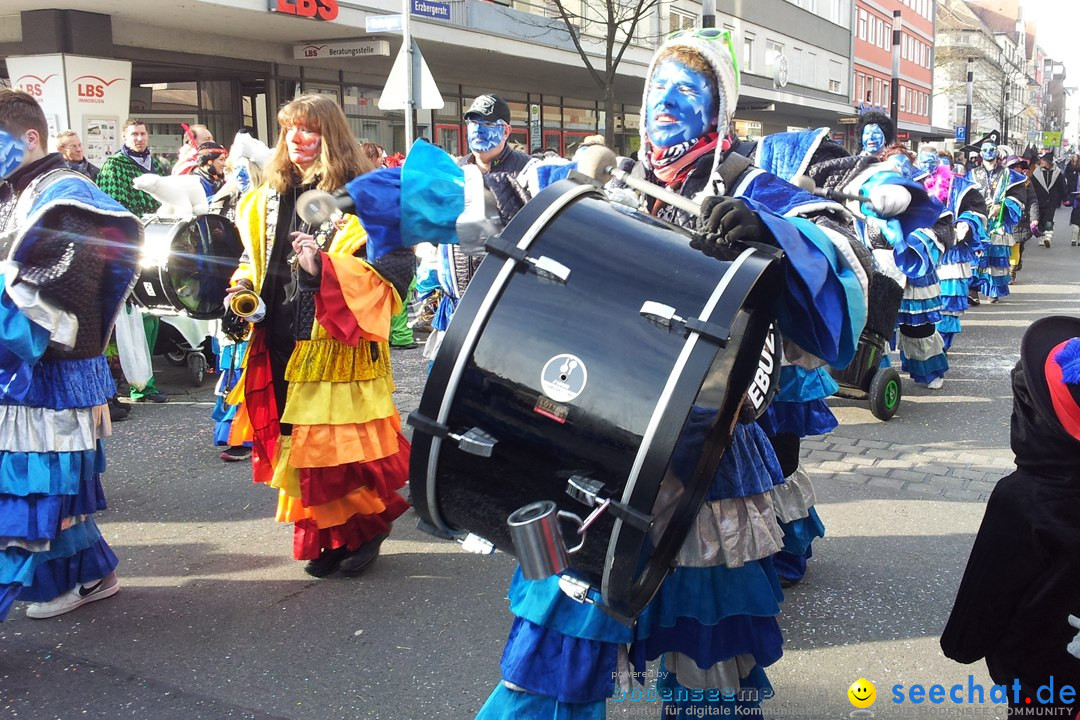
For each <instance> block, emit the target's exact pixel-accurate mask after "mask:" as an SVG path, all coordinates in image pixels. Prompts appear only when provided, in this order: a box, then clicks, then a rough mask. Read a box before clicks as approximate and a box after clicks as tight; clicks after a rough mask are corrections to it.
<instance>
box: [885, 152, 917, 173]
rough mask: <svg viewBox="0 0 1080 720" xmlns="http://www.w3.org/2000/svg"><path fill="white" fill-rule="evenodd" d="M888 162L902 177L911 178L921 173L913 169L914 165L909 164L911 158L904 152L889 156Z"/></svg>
mask: <svg viewBox="0 0 1080 720" xmlns="http://www.w3.org/2000/svg"><path fill="white" fill-rule="evenodd" d="M889 163H891V164H892V166H893V169H894V170H896V172H898V173H899V174H901V175H903V176H904V177H906V178H908V179H909V180H910V179H913V178H914V177H915V176H916V175H921V174H922V173H921V172H919V171H918V170H916V169H915V166H914V165H912V164H911V158H909V157H908V156H907V155H905V154H904V153H897V154H896V155H893V156H892V157H891V158H889Z"/></svg>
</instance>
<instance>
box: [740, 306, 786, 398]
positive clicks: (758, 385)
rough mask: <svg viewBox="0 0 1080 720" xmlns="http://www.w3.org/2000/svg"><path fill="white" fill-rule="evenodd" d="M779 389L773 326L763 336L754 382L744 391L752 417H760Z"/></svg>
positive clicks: (777, 343)
mask: <svg viewBox="0 0 1080 720" xmlns="http://www.w3.org/2000/svg"><path fill="white" fill-rule="evenodd" d="M779 389H780V336H779V334H778V333H777V332H776V328H775V326H773V325H770V326H769V332H768V334H767V335H766V336H765V345H764V346H763V347H762V348H761V355H759V356H758V367H757V371H756V372H755V373H754V381H753V382H752V383H750V387H749V388H748V389H747V391H746V398H747V399H748V400H749V401H750V404H751V406H753V409H754V416H755V417H761V414H762V413H763V412H765V408H766V407H768V406H769V403H770V402H772V399H773V395H775V394H776V391H777V390H779Z"/></svg>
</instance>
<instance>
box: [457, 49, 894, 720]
mask: <svg viewBox="0 0 1080 720" xmlns="http://www.w3.org/2000/svg"><path fill="white" fill-rule="evenodd" d="M738 86H739V75H738V67H737V64H736V58H735V53H734V50H733V46H732V44H731V38H730V36H729V35H728V34H727V33H725V32H721V31H717V30H703V31H698V32H686V33H681V34H679V35H676V36H674V37H672V38H671V39H669V40H668V41H667V42H665V43H664V44H663V45H662V46H661V47H660V48H659V49H658V51H657V53H656V54H655V55H654V57H653V60H652V63H651V65H650V68H649V72H648V76H647V81H646V86H645V94H644V98H643V101H644V109H643V113H642V114H643V117H644V124H643V127H642V149H641V151H640V153H639V157H640V158H641V163H640V165H639V166H638V167H636V168H634V171H633V172H634V173H635V174H638V175H640V176H642V177H644V178H645V179H646V180H649V181H651V182H653V183H655V184H658V185H661V186H664V187H666V188H668V189H670V190H673V191H675V192H678V193H679V194H680V195H682V196H684V197H688V198H693V199H695V200H697V201H699V202H701V203H702V205H703V210H702V213H701V217H700V218H698V217H693V216H691V215H690V214H688V213H686V212H685V211H683V210H680V209H678V208H675V207H673V206H670V205H666V204H664V203H662V202H656V201H653V200H650V199H646V200H644V201H643V207H644V209H646V210H647V211H648V212H650V213H651V214H653V215H654V216H656V217H659V218H661V219H664V220H667V221H669V222H672V223H674V224H676V225H680V226H683V227H688V228H692V229H695V230H700V231H702V234H700V235H698V237H697V239H695V240H694V241H693V242H692V244H693V245H694V246H695V247H697V248H699V249H700V250H702V251H703V252H705V253H707V254H717V253H718V251H719V248H718V247H717V244H716V243H714V242H713V241H711V240H710V239H708V238H720V244H721V245H722V244H723V243H725V242H733V241H748V242H760V243H767V244H769V245H773V246H775V247H779V248H781V249H782V250H783V251H784V252H785V254H786V260H785V262H784V272H785V274H786V281H785V283H784V285H785V287H787V288H788V293H787V294H786V295H785V296H784V297H782V298H778V300H777V305H776V307H775V313H776V321H777V325H778V327H779V331H780V333H781V335H782V336H783V337H784V342H785V354H790V355H791V356H792V357H797V358H800V359H801V360H802V361H803V362H805V363H807V364H809V365H811V366H816V365H822V364H825V363H832V364H835V365H837V366H844V365H846V364H847V363H848V362H849V361H850V360H851V358H852V356H853V354H854V351H855V346H856V343H857V340H858V336H859V332H860V331H861V329H862V325H863V322H864V320H865V316H866V287H867V266H866V261H867V258H866V255H865V254H863V256H862V257H861V258H860V256H859V255H858V254H857V251H856V249H855V245H856V244H857V241H856V236H855V231H854V227H853V224H852V221H851V218H850V216H849V214H848V213H847V212H846V211H845V210H844V209H843V208H842V207H841V206H840V205H839V204H838V203H835V202H832V201H828V200H824V199H821V198H818V197H815V196H814V195H811V194H809V193H807V192H805V191H802V190H800V189H798V188H796V187H795V186H793V185H791V184H789V183H787V182H784V181H782V180H781V179H779V178H777V177H776V176H774V175H772V174H770V173H768V172H765V171H764V170H762V169H760V168H756V167H754V166H753V165H752V164H751V163H750V162H749V160H747V159H746V158H745V157H742V156H741V155H739V154H738V153H736V152H734V151H733V150H732V147H731V146H732V142H731V139H730V138H729V137H728V136H727V129H728V127H729V121H730V117H731V112H732V111H733V110H734V108H735V105H736V102H737V98H738ZM877 196H878V197H877V199H878V200H879V201H881V202H883V203H900V204H903V203H906V202H907V201H909V200H910V198H909V197H908V191H907V190H906V189H904V188H896V189H891V188H884V187H883V188H882V190H881V191H880V192H878V193H877ZM684 450H685V449H684ZM698 451H700V448H699V449H698ZM785 485H786V483H785V478H784V473H783V470H782V468H781V465H780V463H779V462H778V461H777V457H776V454H775V452H774V451H773V447H772V445H771V444H770V442H769V439H768V438H767V437H766V435H765V433H764V431H763V430H762V428H761V427H760V426H759V425H758V424H757V423H756V422H754V421H753V419H752V418H743V420H742V421H740V422H738V423H736V426H735V428H734V430H733V440H732V444H731V447H730V448H729V449H728V450H727V451H726V453H725V454H724V457H723V460H722V462H721V467H720V469H719V470H718V472H717V475H716V477H715V479H714V481H713V483H712V485H711V487H710V488H709V491H708V493H707V497H706V501H705V503H704V504H703V506H702V508H701V510H700V512H699V514H698V516H697V518H696V520H695V522H694V524H693V527H692V529H691V531H690V534H689V536H688V538H687V540H686V542H685V543H684V545H683V547H682V549H681V551H680V553H679V555H678V558H677V561H676V567H675V568H674V569H673V571H672V573H671V574H670V575H669V577H668V578H667V579H666V580H665V582H664V583H663V585H662V586H661V588H660V590H659V591H658V593H657V595H656V597H655V598H654V599H653V600H652V602H651V603H650V605H649V606H648V607H647V608H646V609H645V611H644V612H643V613H642V614H641V615H640V616H639V617H638V618H637V621H636V622H635V623H634V625H633V627H627V626H626V625H623V624H620V623H618V622H616V621H615V620H613V619H612V618H611V617H609V616H608V615H606V614H605V613H603V612H602V611H601V610H600V609H598V608H597V607H596V606H595V605H588V604H586V605H580V604H578V603H577V602H575V601H574V600H571V599H570V598H569V597H567V596H565V595H564V594H563V593H562V592H561V590H560V589H559V586H558V578H548V579H546V580H525V579H524V577H523V576H522V574H521V572H520V570H519V571H518V572H516V573H515V575H514V578H513V580H512V582H511V586H510V591H509V599H510V610H511V613H512V614H513V615H514V620H513V623H512V626H511V630H510V635H509V638H508V640H507V644H506V647H505V650H504V653H503V657H502V662H501V668H502V682H500V683H499V685H498V686H497V687H496V688H495V690H494V691H493V692H492V694H491V695H490V696H489V698H488V699H487V701H486V703H485V704H484V706H483V707H482V708H481V710H480V712H479V714H478V718H481V719H482V720H492V719H495V718H500V719H501V718H507V719H509V718H521V717H529V718H575V719H576V718H601V717H603V716H604V715H605V711H606V702H607V699H608V698H609V697H612V696H613V694H614V697H615V700H617V701H621V700H627V699H636V697H648V698H652V697H655V698H658V699H660V700H662V702H663V708H662V714H663V716H664V717H684V716H685V717H689V716H693V715H694V714H696V713H698V712H701V711H707V710H708V709H709V708H712V709H719V708H723V709H724V711H725V712H731V711H733V709H734V708H739V709H740V711H745V710H750V709H753V708H755V707H757V706H758V705H759V703H760V701H761V700H762V699H763V698H766V697H769V696H770V695H771V693H772V688H771V686H770V685H769V681H768V678H767V676H766V673H765V668H766V667H767V666H769V665H771V664H772V663H774V662H776V661H777V660H778V659H779V658H780V656H781V654H782V650H781V646H782V642H783V640H782V637H781V633H780V629H779V625H778V624H777V621H776V617H775V616H776V614H777V613H778V612H779V603H780V602H781V600H782V598H783V594H782V592H781V590H780V585H779V579H778V577H777V574H776V571H775V569H774V567H773V561H772V557H773V555H774V554H775V553H776V552H777V551H779V550H780V549H781V548H782V547H783V546H784V541H785V538H784V534H783V531H782V530H781V528H780V525H779V524H778V521H777V504H785V503H786V508H787V510H789V511H790V512H791V513H792V514H793V515H795V514H799V513H800V512H801V513H802V515H803V516H804V517H805V516H806V514H807V513H806V511H807V507H806V505H805V497H804V496H803V495H802V493H801V492H800V490H798V489H794V490H792V491H790V492H787V493H786V495H785ZM800 505H801V507H800ZM627 643H629V649H628V650H627V649H626V648H625V645H626V644H627ZM656 659H660V661H661V663H660V675H659V680H658V682H657V685H656V686H655V687H650V688H647V689H646V691H645V692H644V694H642V691H641V690H640V689H638V690H636V691H635V690H633V689H632V688H631V686H630V683H629V678H636V679H639V680H641V679H644V678H646V677H647V664H648V663H649V662H650V661H653V660H656Z"/></svg>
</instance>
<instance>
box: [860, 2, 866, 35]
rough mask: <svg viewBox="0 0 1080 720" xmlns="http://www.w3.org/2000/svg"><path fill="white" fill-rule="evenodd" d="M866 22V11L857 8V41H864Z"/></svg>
mask: <svg viewBox="0 0 1080 720" xmlns="http://www.w3.org/2000/svg"><path fill="white" fill-rule="evenodd" d="M866 20H867V16H866V11H865V10H863V9H862V8H859V39H860V40H865V39H866Z"/></svg>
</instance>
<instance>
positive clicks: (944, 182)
mask: <svg viewBox="0 0 1080 720" xmlns="http://www.w3.org/2000/svg"><path fill="white" fill-rule="evenodd" d="M918 164H919V168H920V169H921V170H922V171H923V172H925V173H927V177H926V179H925V180H924V181H923V184H924V185H925V186H926V189H927V192H929V193H930V195H931V196H932V197H934V198H935V199H937V200H938V202H940V203H941V204H942V205H944V206H945V209H946V211H947V212H948V213H949V216H950V217H951V220H952V223H953V229H954V242H953V243H952V245H951V246H950V247H947V248H946V249H945V252H944V254H943V255H942V256H941V264H940V266H939V267H938V269H937V276H938V280H939V282H940V290H941V319H940V320H939V321H938V323H937V330H938V332H939V333H940V334H941V340H942V346H943V348H944V349H945V350H946V351H948V349H949V348H950V347H952V343H953V340H954V339H955V337H956V336H957V335H958V334H959V333H961V332H962V331H963V327H962V326H961V323H960V318H962V317H963V315H964V312H966V311H967V308H968V281H969V278H970V276H971V266H972V264H973V263H975V262H977V260H978V256H977V255H976V253H977V252H979V251H982V250H983V249H984V247H985V245H986V243H987V236H986V201H985V200H983V198H982V195H980V194H979V191H978V190H977V189H976V188H975V186H974V185H973V184H972V183H971V181H970V180H968V179H967V178H964V177H962V176H960V175H956V174H954V173H953V172H952V168H950V167H949V166H948V165H947V164H946V163H945V162H943V156H942V155H941V154H940V153H937V152H935V151H934V149H933V148H930V147H924V148H920V149H919V158H918Z"/></svg>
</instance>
